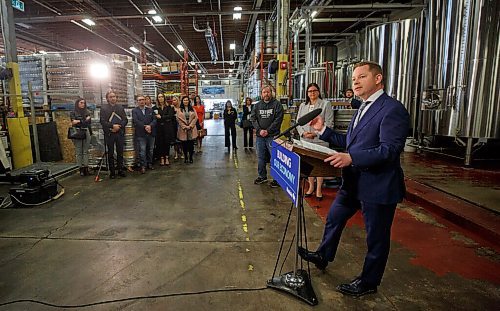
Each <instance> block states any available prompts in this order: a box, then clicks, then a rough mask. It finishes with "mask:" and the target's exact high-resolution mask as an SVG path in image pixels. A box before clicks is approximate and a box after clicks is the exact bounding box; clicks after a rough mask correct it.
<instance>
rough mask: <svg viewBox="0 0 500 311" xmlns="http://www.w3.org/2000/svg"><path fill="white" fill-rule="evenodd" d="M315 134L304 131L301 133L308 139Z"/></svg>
mask: <svg viewBox="0 0 500 311" xmlns="http://www.w3.org/2000/svg"><path fill="white" fill-rule="evenodd" d="M316 136H317V135H316V133H313V132H304V133H303V134H302V137H304V138H310V139H313V138H314V137H316Z"/></svg>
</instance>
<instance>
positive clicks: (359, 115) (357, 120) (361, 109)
mask: <svg viewBox="0 0 500 311" xmlns="http://www.w3.org/2000/svg"><path fill="white" fill-rule="evenodd" d="M370 103H371V102H364V103H362V104H361V106H360V107H359V109H358V114H357V115H356V120H354V128H355V127H356V125H358V123H359V120H361V115H362V114H363V110H365V108H366V106H368V105H369V104H370Z"/></svg>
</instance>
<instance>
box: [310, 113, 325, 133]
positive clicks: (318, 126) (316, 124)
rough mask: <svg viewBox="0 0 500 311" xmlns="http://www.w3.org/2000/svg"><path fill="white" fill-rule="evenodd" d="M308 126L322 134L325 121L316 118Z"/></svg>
mask: <svg viewBox="0 0 500 311" xmlns="http://www.w3.org/2000/svg"><path fill="white" fill-rule="evenodd" d="M309 125H310V126H311V127H312V128H313V129H314V130H316V132H322V131H323V128H324V127H325V120H323V118H322V117H321V116H317V117H316V118H314V119H312V121H311V123H309Z"/></svg>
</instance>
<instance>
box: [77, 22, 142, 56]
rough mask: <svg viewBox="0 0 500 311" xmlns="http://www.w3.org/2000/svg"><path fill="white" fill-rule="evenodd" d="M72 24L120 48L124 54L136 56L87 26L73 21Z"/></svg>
mask: <svg viewBox="0 0 500 311" xmlns="http://www.w3.org/2000/svg"><path fill="white" fill-rule="evenodd" d="M71 23H73V24H75V25H77V26H78V27H81V28H83V29H85V30H87V31H88V32H90V33H92V34H94V35H96V36H97V37H99V38H101V39H102V40H104V41H106V42H108V43H110V44H112V45H114V46H116V47H117V48H119V49H120V50H122V51H124V52H127V53H128V54H130V55H132V56H135V54H134V53H133V52H131V51H130V50H129V49H126V48H124V47H122V46H120V45H118V44H117V43H115V42H113V41H111V40H109V39H107V38H106V37H104V36H101V35H100V34H98V33H97V32H95V31H93V30H92V29H90V28H88V27H87V26H85V25H82V24H80V23H79V22H77V21H71Z"/></svg>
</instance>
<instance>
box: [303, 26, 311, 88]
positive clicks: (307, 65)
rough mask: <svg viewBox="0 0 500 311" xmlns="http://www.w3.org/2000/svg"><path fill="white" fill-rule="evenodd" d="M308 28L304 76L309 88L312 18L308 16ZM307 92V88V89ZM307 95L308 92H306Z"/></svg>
mask: <svg viewBox="0 0 500 311" xmlns="http://www.w3.org/2000/svg"><path fill="white" fill-rule="evenodd" d="M305 26H306V27H305V29H306V46H305V50H306V60H305V70H304V72H305V76H304V84H305V85H304V87H305V88H307V85H309V78H310V77H309V76H310V66H311V19H310V18H307V19H306V22H305ZM305 91H306V92H307V90H305ZM306 96H307V94H306Z"/></svg>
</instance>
